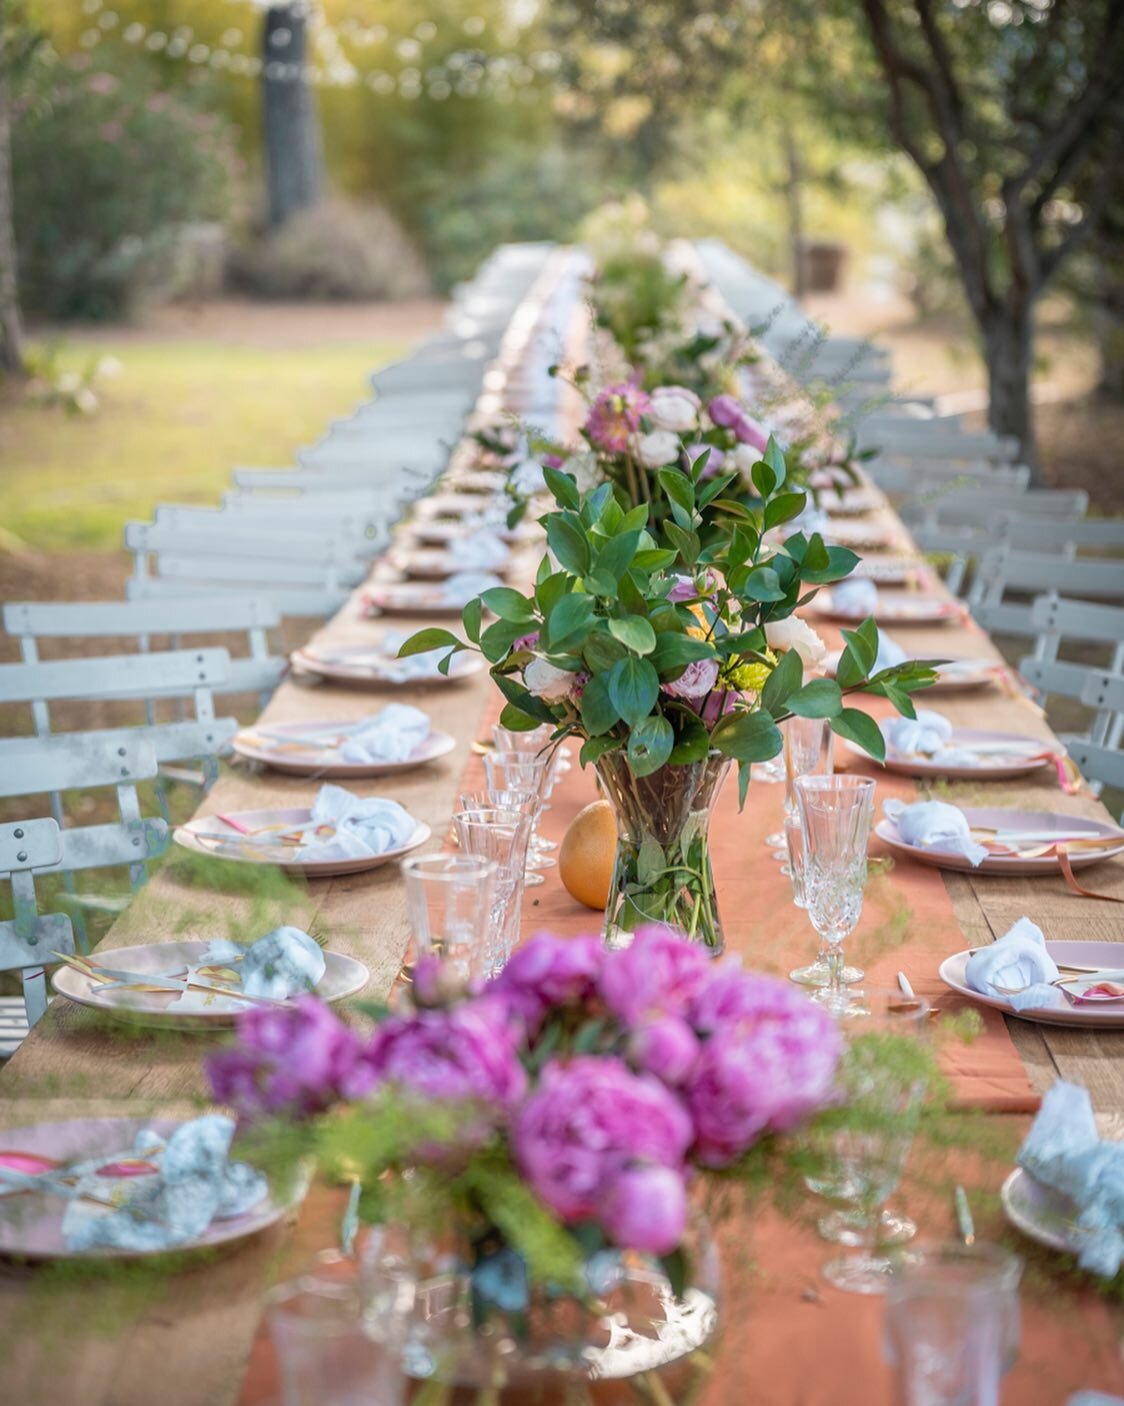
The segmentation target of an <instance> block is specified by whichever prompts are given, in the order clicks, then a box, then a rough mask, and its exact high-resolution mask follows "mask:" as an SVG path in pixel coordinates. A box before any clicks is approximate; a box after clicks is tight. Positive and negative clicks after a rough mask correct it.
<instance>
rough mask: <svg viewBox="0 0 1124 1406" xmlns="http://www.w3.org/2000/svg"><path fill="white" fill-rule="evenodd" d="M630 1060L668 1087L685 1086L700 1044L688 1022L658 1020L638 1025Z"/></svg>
mask: <svg viewBox="0 0 1124 1406" xmlns="http://www.w3.org/2000/svg"><path fill="white" fill-rule="evenodd" d="M628 1056H629V1059H631V1061H632V1063H633V1064H634V1065H636V1067H637V1068H638V1069H642V1070H643V1071H644V1072H645V1073H646V1074H654V1075H655V1076H656V1078H657V1079H662V1080H663V1082H664V1083H665V1084H671V1085H673V1086H674V1085H676V1084H682V1083H683V1082H684V1081H685V1080H686V1079H687V1077H688V1075H689V1074H690V1073H691V1071H692V1070H693V1069H694V1067H695V1063H696V1061H697V1060H698V1057H699V1042H698V1039H697V1037H696V1036H695V1032H694V1031H693V1030H692V1029H691V1027H690V1026H689V1025H688V1024H687V1022H686V1021H685V1020H681V1019H680V1018H679V1017H678V1016H675V1015H662V1016H657V1017H656V1018H655V1019H653V1020H647V1021H645V1022H644V1023H643V1024H642V1025H638V1026H637V1027H636V1029H635V1030H634V1031H633V1032H632V1035H631V1037H630V1039H629V1042H628Z"/></svg>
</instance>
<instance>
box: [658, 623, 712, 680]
mask: <svg viewBox="0 0 1124 1406" xmlns="http://www.w3.org/2000/svg"><path fill="white" fill-rule="evenodd" d="M715 652H716V651H715V648H714V646H713V645H712V644H709V643H708V642H707V641H706V640H698V639H696V638H695V637H694V635H681V634H678V633H677V632H675V631H672V630H661V632H660V633H659V634H658V635H657V636H656V647H655V649H654V650H653V651H652V663H653V664H654V665H655V666H656V668H657V669H658V670H659V671H660V673H661V674H664V673H666V672H667V671H668V670H669V669H680V668H683V667H684V666H685V665H687V664H693V663H694V662H695V660H696V659H713V658H714V655H715Z"/></svg>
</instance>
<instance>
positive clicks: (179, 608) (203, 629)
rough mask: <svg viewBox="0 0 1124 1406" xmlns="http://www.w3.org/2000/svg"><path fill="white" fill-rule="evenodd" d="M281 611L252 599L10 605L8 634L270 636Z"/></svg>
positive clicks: (61, 636)
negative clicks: (246, 632)
mask: <svg viewBox="0 0 1124 1406" xmlns="http://www.w3.org/2000/svg"><path fill="white" fill-rule="evenodd" d="M280 623H281V617H280V615H279V614H278V612H277V610H276V609H275V608H274V607H273V606H272V605H271V604H270V603H269V602H268V601H265V600H259V599H257V598H255V597H253V596H247V597H240V598H238V599H235V600H229V601H226V602H224V603H223V605H222V606H217V605H215V604H214V603H213V602H211V601H207V600H181V601H161V602H159V603H156V602H151V603H150V602H144V601H65V602H56V601H10V602H9V603H8V604H7V605H5V607H4V628H5V630H7V632H8V634H10V635H17V636H19V635H37V636H39V637H41V638H43V639H48V638H49V639H64V638H65V639H96V638H99V637H103V638H106V639H109V638H121V637H124V636H127V635H146V636H147V635H159V636H165V635H180V634H182V635H193V634H199V635H205V634H215V633H218V632H219V631H223V632H232V631H235V630H252V629H262V630H272V629H275V628H276V627H277V626H278V625H280Z"/></svg>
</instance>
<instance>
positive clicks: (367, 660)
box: [291, 644, 484, 688]
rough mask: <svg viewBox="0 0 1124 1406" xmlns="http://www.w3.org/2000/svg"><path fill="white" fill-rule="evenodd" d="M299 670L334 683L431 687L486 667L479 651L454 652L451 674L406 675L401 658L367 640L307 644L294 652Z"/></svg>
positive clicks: (465, 676)
mask: <svg viewBox="0 0 1124 1406" xmlns="http://www.w3.org/2000/svg"><path fill="white" fill-rule="evenodd" d="M291 658H292V663H293V668H294V669H296V670H297V672H298V673H302V674H315V675H318V676H319V677H321V678H325V679H331V680H332V682H333V683H341V684H351V685H353V686H355V687H365V688H429V687H431V686H433V685H438V684H447V683H459V682H460V681H461V680H462V679H467V678H471V676H472V675H473V674H478V673H479V672H480V671H481V669H483V667H484V660H483V659H482V658H481V657H480V655H479V654H472V653H461V654H457V655H454V656H453V659H452V661H451V663H450V664H449V672H448V674H441V673H438V672H437V671H436V670H434V672H433V673H432V674H417V675H405V676H403V677H399V676H398V675H397V673H396V670H397V668H398V666H399V665H400V664H401V662H402V661H401V660H399V659H397V658H396V657H395V656H394V655H392V654H384V653H382V651H381V650H379V649H378V648H377V646H373V645H367V644H354V645H339V646H338V647H337V648H335V649H331V650H328V651H326V652H325V653H323V654H321V653H320V652H319V650H317V649H316V648H315V646H311V645H306V646H305V647H304V649H298V650H295V651H294V652H293V654H292V656H291Z"/></svg>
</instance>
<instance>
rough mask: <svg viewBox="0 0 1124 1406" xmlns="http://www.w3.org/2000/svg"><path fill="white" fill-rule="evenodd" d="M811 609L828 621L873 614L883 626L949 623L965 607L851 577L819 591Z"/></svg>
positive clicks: (852, 619) (857, 619)
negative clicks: (885, 587) (889, 590)
mask: <svg viewBox="0 0 1124 1406" xmlns="http://www.w3.org/2000/svg"><path fill="white" fill-rule="evenodd" d="M809 608H810V609H811V610H812V611H814V612H815V614H816V615H819V616H822V617H823V618H824V619H825V620H836V621H841V622H843V623H844V624H847V623H852V622H853V623H856V624H858V623H860V622H861V621H863V620H866V619H867V618H868V617H871V616H872V617H873V618H874V619H875V620H876V621H877V622H878V624H879V625H882V624H902V625H945V624H950V623H952V622H955V621H957V620H959V619H960V618H961V617H962V615H963V609H962V607H960V606H958V605H957V604H956V603H955V602H954V601H950V600H944V599H942V598H941V597H940V596H930V595H923V594H922V593H921V592H919V591H893V592H889V593H887V592H883V591H880V590H879V589H878V585H877V582H875V581H872V580H869V579H858V580H856V579H851V580H849V581H841V582H840V583H839V584H838V585H836V586H832V587H830V588H826V589H824V590H822V591H820V592H819V593H818V595H817V596H816V597H815V599H814V600H813V601H812V602H811V603H810V606H809Z"/></svg>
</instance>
